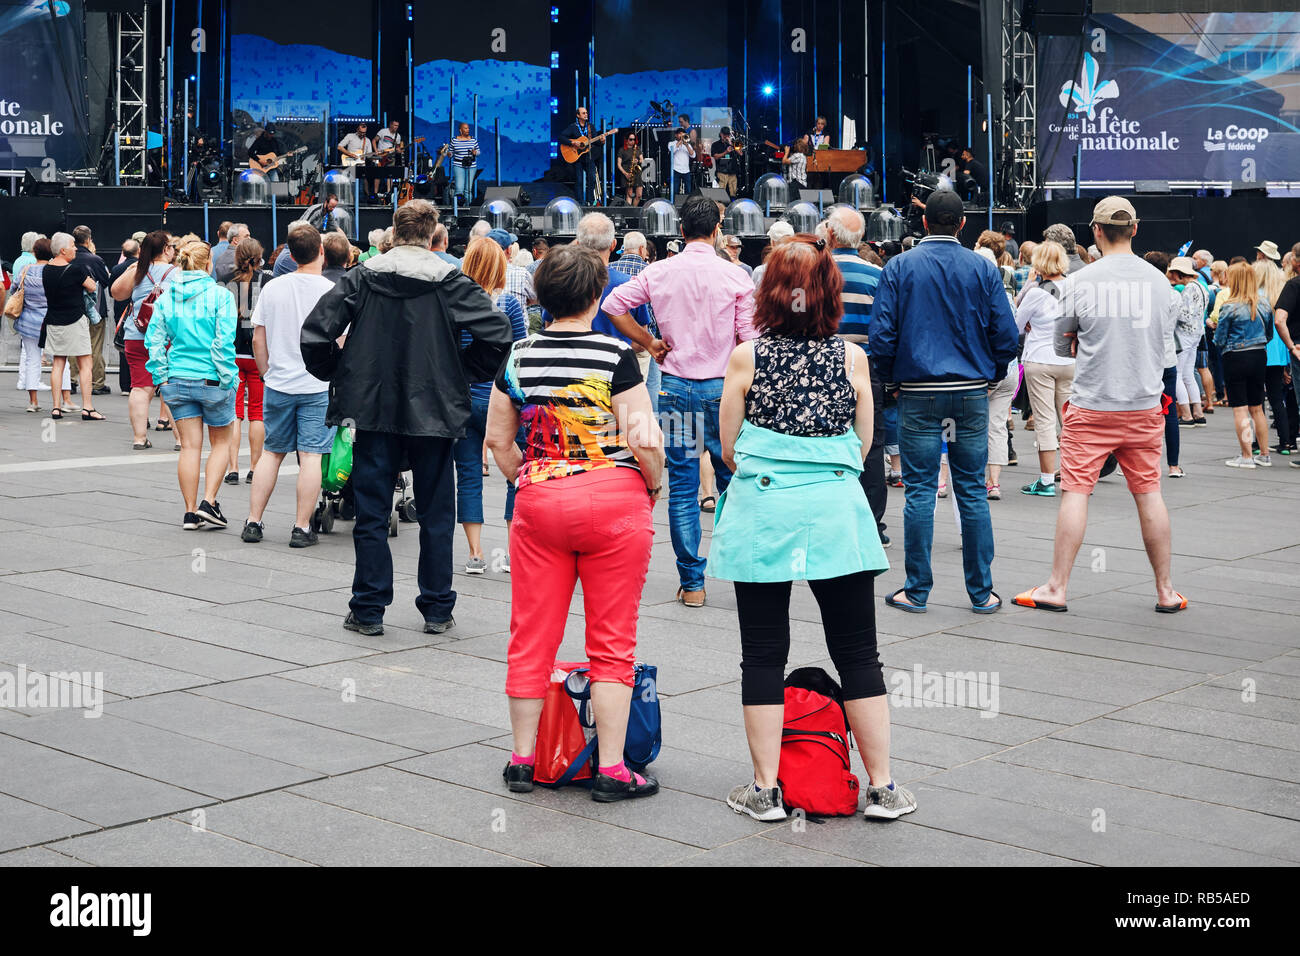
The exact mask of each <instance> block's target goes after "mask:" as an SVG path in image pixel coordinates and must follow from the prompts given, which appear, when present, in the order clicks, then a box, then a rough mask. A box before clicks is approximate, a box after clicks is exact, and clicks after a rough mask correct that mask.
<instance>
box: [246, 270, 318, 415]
mask: <svg viewBox="0 0 1300 956" xmlns="http://www.w3.org/2000/svg"><path fill="white" fill-rule="evenodd" d="M285 254H287V252H286V253H285ZM332 288H334V283H333V282H331V281H330V280H329V279H326V278H325V277H324V276H321V275H309V274H307V273H303V272H289V273H286V274H285V275H282V276H280V277H279V278H278V279H277V280H276V281H274V282H268V283H267V284H266V285H265V286H264V287H263V288H262V294H261V295H259V296H258V297H257V307H256V308H255V309H254V310H253V327H254V328H256V327H257V326H259V325H260V326H264V327H265V328H266V352H267V368H266V375H265V376H263V381H264V382H265V383H266V387H267V388H273V389H275V390H276V391H277V392H284V393H285V394H287V395H313V394H315V393H317V392H324V391H327V390H328V389H329V382H322V381H321V380H320V379H318V378H317V377H316V376H314V375H312V374H311V373H310V372H308V371H307V367H306V366H305V365H303V362H302V327H303V323H305V322H306V321H307V316H308V315H309V314H310V313H311V310H312V309H313V308H315V306H316V303H317V301H319V299H320V297H321V296H323V295H324V294H325V293H326V292H328V291H329V290H330V289H332Z"/></svg>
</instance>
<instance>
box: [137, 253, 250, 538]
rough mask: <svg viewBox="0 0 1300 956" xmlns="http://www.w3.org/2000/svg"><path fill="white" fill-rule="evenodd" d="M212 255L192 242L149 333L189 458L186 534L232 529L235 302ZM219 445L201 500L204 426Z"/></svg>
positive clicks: (181, 474)
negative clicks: (226, 492)
mask: <svg viewBox="0 0 1300 956" xmlns="http://www.w3.org/2000/svg"><path fill="white" fill-rule="evenodd" d="M211 261H212V251H211V250H210V249H209V248H208V245H207V243H205V242H200V241H197V240H196V241H191V242H188V243H186V244H185V245H183V246H181V248H180V251H179V252H178V253H177V254H176V265H177V266H179V267H180V269H181V270H182V272H181V274H180V275H179V276H173V277H172V280H171V281H170V282H169V283H167V286H166V288H164V289H163V291H162V293H161V295H159V297H158V299H157V301H156V302H155V303H154V309H153V316H152V318H151V319H150V322H149V328H148V330H147V331H146V332H145V337H144V338H145V346H146V347H147V348H148V350H149V361H148V363H147V365H146V367H147V368H148V370H149V374H150V375H151V376H153V380H154V381H155V382H157V383H158V384H159V386H160V387H161V391H162V399H163V401H164V402H166V403H167V407H168V408H170V409H171V413H172V421H174V422H175V427H176V431H177V433H178V434H179V436H180V442H181V455H180V459H179V460H178V461H177V463H176V475H177V478H178V479H179V481H180V486H181V495H182V496H183V497H184V498H185V517H184V519H183V521H182V523H181V526H182V527H183V528H185V530H187V531H193V530H195V529H197V528H200V527H203V526H210V527H215V528H224V527H226V523H227V522H226V518H225V516H224V515H223V514H222V513H221V506H220V505H218V504H217V492H218V491H219V490H220V489H221V481H222V479H223V478H224V477H225V474H226V470H225V465H226V461H227V459H228V457H229V453H230V442H231V438H232V435H233V431H234V429H233V428H232V427H231V426H232V425H233V424H234V421H235V385H236V384H238V382H239V368H238V366H237V365H235V327H236V325H237V323H238V312H237V310H236V308H235V297H234V296H232V295H231V294H230V290H228V289H225V288H222V287H221V286H219V285H217V283H216V282H214V281H213V279H212V276H211V275H209V274H208V266H209V264H210V263H211ZM204 425H207V427H208V439H209V441H210V442H211V444H212V451H211V454H209V455H208V474H207V483H206V484H207V487H206V489H205V490H206V494H205V496H204V499H203V500H202V501H200V502H198V503H197V506H196V501H197V499H198V494H199V458H200V456H201V455H202V452H203V426H204Z"/></svg>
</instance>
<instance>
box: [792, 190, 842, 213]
mask: <svg viewBox="0 0 1300 956" xmlns="http://www.w3.org/2000/svg"><path fill="white" fill-rule="evenodd" d="M799 201H800V202H810V203H812V204H813V205H814V206H816V205H818V204H820V205H821V208H822V209H825V208H826V207H828V206H830V205H833V204H834V202H835V194H834V193H833V192H831V191H830V190H829V189H801V190H799Z"/></svg>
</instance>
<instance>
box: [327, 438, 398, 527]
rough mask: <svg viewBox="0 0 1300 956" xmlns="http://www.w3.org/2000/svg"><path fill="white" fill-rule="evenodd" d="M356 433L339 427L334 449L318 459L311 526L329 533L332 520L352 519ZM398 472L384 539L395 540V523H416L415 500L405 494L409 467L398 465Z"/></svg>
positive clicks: (354, 510)
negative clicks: (317, 499)
mask: <svg viewBox="0 0 1300 956" xmlns="http://www.w3.org/2000/svg"><path fill="white" fill-rule="evenodd" d="M355 438H356V433H355V432H354V430H353V429H350V428H340V429H338V431H337V432H335V434H334V447H333V448H332V449H331V450H330V452H329V454H327V455H324V456H322V457H321V497H320V502H319V503H318V504H317V505H316V511H315V512H314V513H313V514H312V527H313V528H314V529H315V530H317V531H319V532H321V533H323V534H329V533H330V532H331V531H333V530H334V520H335V519H336V518H337V519H340V520H342V521H352V520H353V519H355V518H356V507H355V505H354V504H353V499H352V443H353V441H354V439H355ZM402 465H403V467H402V470H401V471H399V472H398V474H397V486H396V488H395V494H396V495H397V501H396V502H395V503H394V505H393V510H392V512H390V513H389V515H388V536H389V537H390V538H396V537H397V526H398V523H399V522H402V521H406V522H411V521H417V520H419V517H418V515H417V514H416V511H415V498H414V497H413V496H412V495H411V494H409V493H408V492H409V491H410V488H411V482H410V479H409V478H408V477H407V473H408V472H409V471H410V465H409V463H407V462H402Z"/></svg>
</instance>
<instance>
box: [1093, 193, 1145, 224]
mask: <svg viewBox="0 0 1300 956" xmlns="http://www.w3.org/2000/svg"><path fill="white" fill-rule="evenodd" d="M1092 222H1093V225H1097V226H1136V225H1137V222H1138V217H1137V210H1136V209H1134V208H1133V204H1132V203H1131V202H1129V201H1128V200H1127V199H1125V198H1124V197H1123V196H1107V197H1106V198H1105V199H1103V200H1102V201H1101V202H1099V203H1097V205H1096V206H1095V207H1093V210H1092Z"/></svg>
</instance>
